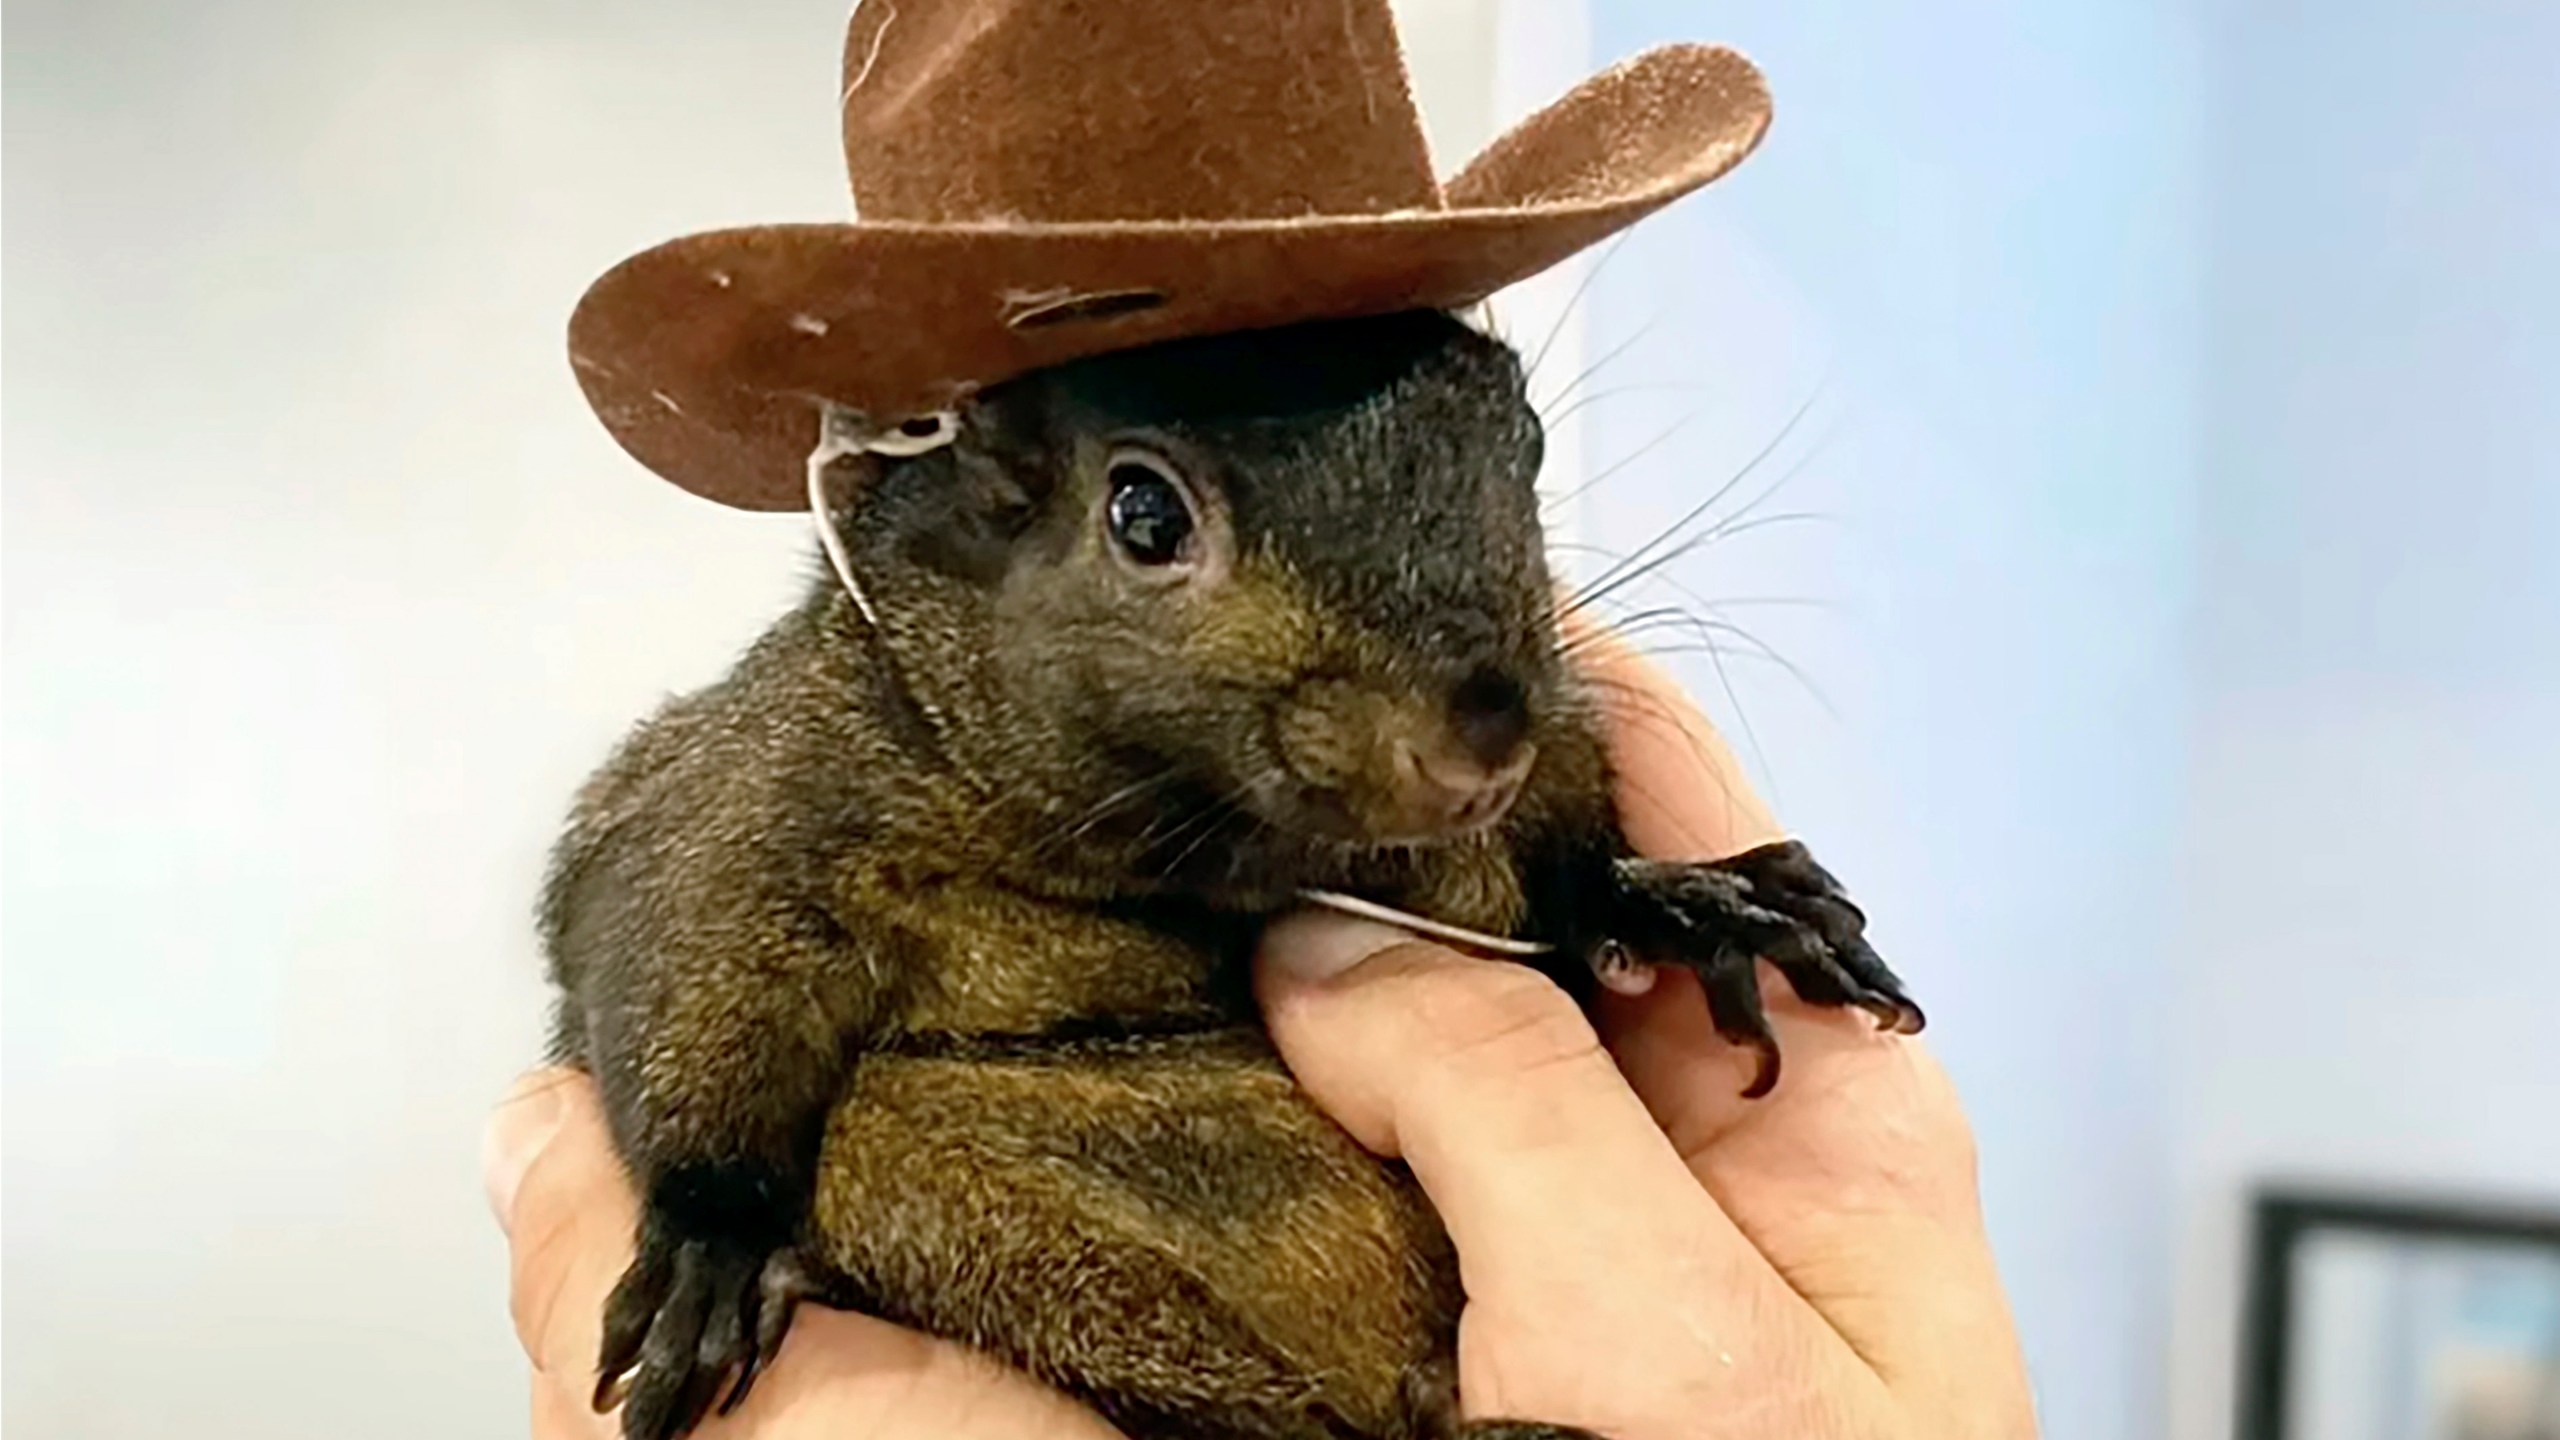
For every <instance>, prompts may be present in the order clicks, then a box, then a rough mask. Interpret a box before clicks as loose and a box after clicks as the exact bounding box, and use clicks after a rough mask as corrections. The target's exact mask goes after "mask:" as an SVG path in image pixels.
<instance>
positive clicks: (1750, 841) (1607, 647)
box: [1566, 620, 1786, 860]
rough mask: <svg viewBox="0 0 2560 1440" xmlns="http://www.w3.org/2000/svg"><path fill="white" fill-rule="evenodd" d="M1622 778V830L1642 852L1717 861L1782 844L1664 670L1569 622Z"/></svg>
mask: <svg viewBox="0 0 2560 1440" xmlns="http://www.w3.org/2000/svg"><path fill="white" fill-rule="evenodd" d="M1566 628H1567V629H1568V631H1572V632H1575V633H1573V634H1572V636H1571V643H1572V645H1573V647H1574V665H1575V667H1576V669H1577V670H1578V671H1579V672H1580V673H1581V675H1582V677H1583V680H1584V682H1585V683H1586V684H1588V685H1589V686H1590V687H1591V690H1592V693H1593V695H1594V697H1595V699H1596V700H1597V702H1598V704H1599V708H1600V716H1601V723H1602V726H1603V728H1604V729H1605V730H1606V732H1607V735H1608V742H1609V759H1610V764H1611V766H1612V768H1613V769H1614V770H1615V772H1616V775H1617V802H1618V823H1619V825H1620V826H1621V827H1622V828H1623V829H1624V830H1625V831H1626V835H1627V840H1628V843H1630V844H1632V845H1634V846H1635V848H1636V850H1637V852H1638V853H1639V854H1643V855H1650V856H1653V857H1655V858H1657V859H1663V860H1717V859H1722V858H1723V857H1725V856H1727V855H1739V854H1741V853H1742V852H1743V851H1745V850H1749V849H1751V848H1753V847H1754V846H1758V845H1765V844H1768V843H1770V842H1772V841H1776V840H1783V839H1785V838H1786V833H1785V832H1784V831H1782V830H1780V829H1779V828H1778V822H1777V819H1776V818H1775V817H1774V816H1772V815H1771V814H1770V813H1769V807H1768V806H1767V805H1766V804H1765V803H1763V802H1762V801H1761V799H1760V797H1759V795H1758V794H1757V793H1755V792H1754V791H1753V790H1752V788H1751V782H1750V781H1749V780H1748V779H1747V778H1745V777H1744V775H1743V773H1742V764H1741V762H1740V761H1739V760H1737V759H1736V758H1735V757H1734V753H1733V749H1732V747H1731V746H1729V745H1727V744H1725V742H1724V737H1723V736H1722V735H1720V734H1718V733H1717V732H1716V728H1715V726H1714V725H1713V724H1711V723H1710V722H1709V721H1708V719H1707V717H1706V716H1705V715H1704V714H1703V713H1701V712H1700V711H1699V709H1698V707H1697V706H1696V705H1694V704H1692V703H1691V702H1690V700H1689V697H1688V696H1687V695H1685V694H1683V693H1681V690H1680V687H1679V686H1678V685H1677V684H1675V683H1673V681H1672V679H1671V677H1670V676H1668V675H1666V674H1664V673H1663V671H1662V667H1660V666H1659V665H1656V664H1654V663H1653V661H1651V660H1649V659H1647V658H1646V657H1644V656H1643V655H1640V654H1638V653H1636V652H1635V651H1634V650H1631V649H1629V648H1628V647H1627V645H1626V643H1625V642H1624V641H1622V640H1620V639H1618V638H1617V637H1616V636H1615V635H1612V634H1610V633H1608V632H1607V631H1606V630H1603V629H1601V628H1600V627H1599V626H1598V625H1597V624H1596V622H1593V621H1589V620H1578V621H1577V620H1569V621H1568V622H1567V624H1566Z"/></svg>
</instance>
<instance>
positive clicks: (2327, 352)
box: [2173, 0, 2560, 1440]
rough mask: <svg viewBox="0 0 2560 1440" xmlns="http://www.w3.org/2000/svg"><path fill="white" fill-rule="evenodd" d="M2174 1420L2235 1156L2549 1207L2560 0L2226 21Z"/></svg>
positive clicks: (2237, 1187) (2212, 1387)
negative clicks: (2312, 19)
mask: <svg viewBox="0 0 2560 1440" xmlns="http://www.w3.org/2000/svg"><path fill="white" fill-rule="evenodd" d="M2214 48H2215V53H2216V56H2217V60H2218V64H2217V75H2216V78H2215V83H2214V84H2213V86H2212V90H2211V94H2212V97H2213V100H2214V102H2215V103H2214V116H2213V125H2214V131H2215V143H2214V144H2213V146H2212V149H2211V155H2212V157H2213V158H2212V162H2211V194H2212V215H2213V241H2212V257H2213V261H2212V269H2211V274H2210V277H2209V289H2208V294H2209V296H2210V299H2211V314H2212V316H2213V325H2212V344H2211V347H2210V352H2209V353H2210V357H2211V364H2210V367H2209V368H2208V370H2207V371H2206V375H2205V379H2206V393H2207V403H2206V411H2205V415H2206V425H2205V431H2204V434H2205V439H2206V444H2205V450H2204V455H2205V464H2204V469H2203V474H2202V495H2203V502H2202V509H2201V513H2202V516H2203V520H2204V531H2203V534H2204V540H2205V543H2204V546H2203V549H2202V552H2201V555H2202V565H2201V573H2200V577H2199V579H2200V588H2199V599H2198V605H2197V622H2198V623H2197V627H2196V648H2197V658H2198V673H2199V675H2200V677H2201V683H2200V685H2199V687H2198V695H2197V711H2196V721H2195V755H2196V764H2195V772H2194V775H2193V778H2192V782H2191V783H2192V790H2191V794H2192V797H2193V809H2192V813H2191V817H2190V821H2189V825H2188V831H2187V841H2186V846H2185V849H2186V858H2187V864H2188V867H2189V874H2188V894H2189V904H2188V910H2187V915H2186V936H2185V941H2184V943H2183V944H2182V945H2181V946H2179V947H2178V949H2177V952H2176V954H2177V957H2178V959H2179V962H2180V963H2179V969H2178V974H2179V979H2180V983H2181V992H2180V993H2181V999H2180V1002H2179V1006H2178V1013H2179V1015H2180V1017H2181V1020H2182V1023H2181V1026H2180V1032H2179V1039H2180V1045H2179V1052H2178V1064H2177V1066H2176V1073H2177V1074H2178V1076H2179V1077H2180V1079H2181V1087H2180V1092H2179V1096H2178V1104H2177V1112H2176V1113H2177V1116H2178V1135H2179V1142H2180V1143H2179V1154H2180V1161H2181V1163H2180V1167H2179V1198H2180V1217H2181V1223H2180V1233H2181V1237H2182V1240H2183V1247H2182V1268H2181V1276H2180V1279H2181V1285H2180V1296H2179V1307H2178V1318H2179V1325H2178V1334H2177V1349H2176V1361H2177V1380H2178V1383H2177V1385H2176V1388H2175V1392H2174V1393H2175V1395H2176V1397H2177V1406H2178V1408H2177V1413H2176V1416H2175V1420H2176V1425H2175V1429H2174V1432H2173V1433H2175V1434H2176V1435H2177V1436H2179V1437H2180V1440H2210V1437H2217V1436H2221V1435H2226V1434H2228V1433H2229V1426H2230V1414H2231V1376H2232V1366H2231V1353H2232V1347H2233V1345H2234V1344H2235V1343H2236V1341H2235V1323H2234V1317H2235V1315H2236V1307H2237V1300H2238V1284H2237V1275H2238V1261H2239V1257H2240V1250H2241V1244H2242V1218H2243V1201H2242V1193H2243V1188H2244V1186H2246V1185H2247V1184H2248V1183H2249V1182H2252V1181H2254V1180H2257V1179H2260V1178H2264V1177H2268V1176H2277V1177H2296V1178H2309V1179H2314V1180H2321V1181H2328V1182H2332V1183H2337V1184H2341V1185H2348V1186H2359V1187H2384V1188H2391V1189H2410V1190H2416V1191H2418V1192H2421V1193H2425V1192H2429V1191H2438V1190H2444V1191H2452V1192H2455V1193H2471V1192H2475V1191H2485V1192H2488V1193H2492V1194H2502V1193H2503V1194H2513V1195H2516V1196H2518V1197H2521V1198H2528V1199H2534V1200H2538V1201H2539V1202H2540V1203H2542V1204H2544V1205H2546V1206H2550V1205H2560V1044H2555V1043H2554V1041H2553V1038H2552V1024H2551V1020H2552V1017H2553V1016H2554V1015H2560V941H2555V940H2554V938H2553V935H2552V930H2551V925H2550V922H2549V917H2548V903H2547V902H2548V897H2549V895H2550V893H2551V889H2552V885H2553V877H2554V875H2555V874H2560V406H2556V405H2555V403H2554V402H2555V400H2560V89H2555V88H2554V86H2553V85H2552V74H2553V69H2552V63H2553V62H2552V57H2553V56H2554V55H2555V54H2560V10H2555V9H2554V8H2553V7H2551V6H2548V5H2500V4H2491V3H2468V4H2451V5H2447V4H2434V3H2422V0H2359V3H2355V4H2349V5H2342V6H2330V7H2326V8H2324V9H2322V10H2321V11H2320V13H2319V20H2318V23H2316V24H2306V23H2305V21H2304V19H2303V17H2302V16H2301V14H2299V13H2298V11H2297V7H2294V6H2291V5H2280V4H2274V3H2268V0H2253V3H2248V4H2244V5H2238V6H2232V7H2227V10H2226V12H2225V14H2224V17H2223V19H2222V21H2221V24H2220V25H2219V27H2218V31H2217V34H2216V37H2215V47H2214Z"/></svg>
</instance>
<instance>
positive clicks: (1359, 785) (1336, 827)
mask: <svg viewBox="0 0 2560 1440" xmlns="http://www.w3.org/2000/svg"><path fill="white" fill-rule="evenodd" d="M1537 759H1538V750H1537V746H1535V745H1533V744H1522V745H1520V746H1519V747H1518V748H1517V749H1515V750H1514V751H1513V752H1512V753H1511V754H1510V755H1509V756H1507V757H1506V758H1505V759H1504V760H1503V761H1502V762H1501V763H1500V764H1498V765H1486V764H1483V763H1481V762H1480V761H1477V760H1475V759H1474V757H1471V756H1468V757H1456V756H1451V755H1448V754H1445V753H1443V754H1430V753H1426V752H1424V751H1422V750H1420V749H1418V748H1416V747H1412V746H1407V745H1393V746H1389V747H1386V749H1385V750H1384V752H1383V754H1382V756H1381V763H1380V764H1378V765H1376V766H1373V767H1368V768H1367V769H1366V770H1365V771H1364V772H1363V773H1360V774H1356V775H1352V776H1347V777H1343V778H1342V779H1340V780H1338V781H1336V782H1335V783H1332V784H1320V783H1312V782H1311V781H1310V780H1309V779H1308V777H1304V776H1293V777H1292V779H1293V781H1294V782H1295V783H1293V784H1290V785H1289V786H1287V787H1286V789H1285V791H1284V792H1283V793H1282V794H1279V795H1265V796H1262V797H1258V798H1259V799H1261V800H1262V801H1263V804H1262V805H1261V806H1260V807H1259V808H1261V809H1262V810H1263V811H1264V817H1265V819H1266V820H1267V821H1269V822H1270V823H1272V824H1274V825H1276V826H1278V827H1281V828H1284V829H1289V830H1295V831H1299V832H1301V833H1304V834H1307V835H1309V836H1310V837H1312V838H1317V839H1323V840H1328V841H1332V842H1335V843H1338V844H1349V845H1361V846H1370V847H1376V848H1395V849H1421V848H1428V847H1431V846H1435V845H1450V844H1456V843H1458V842H1459V841H1463V840H1467V839H1470V838H1473V837H1475V836H1478V835H1481V834H1483V833H1484V832H1486V831H1488V830H1491V829H1492V828H1494V827H1495V826H1497V825H1499V824H1501V823H1502V821H1503V819H1504V817H1506V816H1508V815H1509V814H1510V813H1511V808H1512V806H1513V805H1514V804H1515V803H1516V802H1517V801H1518V800H1519V798H1520V792H1521V790H1522V789H1523V788H1524V787H1525V786H1526V785H1527V783H1528V779H1529V774H1530V772H1531V771H1532V770H1533V769H1535V768H1536V765H1537ZM1275 802H1276V803H1275Z"/></svg>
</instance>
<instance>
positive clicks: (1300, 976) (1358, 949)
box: [1262, 912, 1421, 984]
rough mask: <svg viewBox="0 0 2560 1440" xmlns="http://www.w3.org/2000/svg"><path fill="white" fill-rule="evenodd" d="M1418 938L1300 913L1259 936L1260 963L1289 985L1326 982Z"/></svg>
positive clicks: (1376, 924)
mask: <svg viewBox="0 0 2560 1440" xmlns="http://www.w3.org/2000/svg"><path fill="white" fill-rule="evenodd" d="M1420 938H1421V937H1419V936H1417V935H1415V934H1413V933H1412V932H1410V931H1406V930H1399V929H1397V928H1396V927H1394V926H1393V925H1384V924H1380V923H1379V922H1377V921H1375V920H1361V919H1357V918H1355V917H1353V916H1349V915H1335V914H1332V913H1329V912H1313V913H1308V912H1301V913H1299V914H1296V915H1290V916H1287V917H1285V918H1283V919H1280V920H1276V921H1274V922H1272V924H1271V927H1270V928H1269V929H1267V930H1265V931H1263V932H1262V962H1263V963H1264V964H1266V965H1268V966H1270V967H1271V968H1273V969H1274V970H1277V971H1279V972H1280V973H1281V974H1283V975H1286V976H1288V977H1289V978H1291V979H1293V980H1300V981H1305V982H1307V983H1310V984H1312V983H1315V982H1318V981H1324V980H1330V979H1332V978H1333V977H1334V976H1336V975H1339V974H1341V973H1342V972H1343V971H1345V970H1348V969H1350V968H1351V967H1352V966H1354V965H1357V964H1359V963H1360V962H1361V961H1363V960H1366V959H1368V958H1369V957H1370V956H1372V955H1375V954H1377V953H1378V952H1379V951H1381V950H1389V949H1393V948H1394V947H1396V946H1398V945H1407V944H1411V943H1413V942H1414V941H1416V940H1418V939H1420Z"/></svg>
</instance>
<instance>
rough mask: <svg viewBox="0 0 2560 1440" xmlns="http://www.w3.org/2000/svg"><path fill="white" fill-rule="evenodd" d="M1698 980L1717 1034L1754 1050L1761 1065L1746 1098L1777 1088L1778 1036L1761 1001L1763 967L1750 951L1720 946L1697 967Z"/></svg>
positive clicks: (1751, 1098) (1745, 1094)
mask: <svg viewBox="0 0 2560 1440" xmlns="http://www.w3.org/2000/svg"><path fill="white" fill-rule="evenodd" d="M1696 968H1697V972H1698V981H1699V983H1700V984H1701V985H1702V986H1703V987H1704V988H1705V990H1706V992H1707V1018H1708V1019H1709V1020H1710V1021H1712V1022H1714V1024H1715V1027H1716V1033H1717V1034H1718V1035H1721V1036H1723V1037H1724V1038H1725V1039H1726V1040H1728V1041H1731V1042H1732V1043H1733V1044H1736V1045H1742V1046H1746V1047H1748V1048H1750V1049H1751V1050H1753V1051H1755V1052H1756V1053H1757V1055H1758V1059H1759V1066H1758V1069H1757V1070H1756V1071H1755V1072H1754V1074H1753V1075H1752V1078H1751V1083H1750V1084H1749V1085H1747V1086H1745V1087H1744V1088H1743V1091H1742V1094H1743V1098H1745V1099H1747V1100H1757V1099H1759V1098H1760V1097H1761V1096H1763V1095H1766V1094H1768V1093H1769V1092H1770V1091H1772V1090H1774V1089H1776V1088H1778V1071H1779V1068H1780V1067H1779V1060H1778V1037H1777V1036H1776V1035H1774V1034H1771V1033H1770V1030H1769V1015H1768V1012H1767V1011H1766V1010H1764V1009H1763V1008H1762V1007H1761V1004H1760V968H1759V966H1758V965H1757V964H1755V963H1754V960H1753V957H1752V955H1751V954H1750V952H1748V951H1743V950H1733V949H1719V950H1718V951H1716V953H1715V954H1714V956H1713V957H1711V958H1710V959H1709V960H1708V961H1707V963H1705V964H1704V965H1701V966H1698V967H1696Z"/></svg>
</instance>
